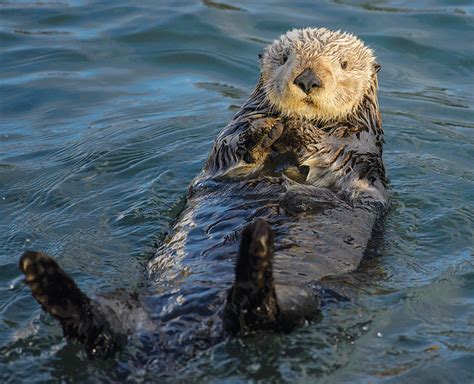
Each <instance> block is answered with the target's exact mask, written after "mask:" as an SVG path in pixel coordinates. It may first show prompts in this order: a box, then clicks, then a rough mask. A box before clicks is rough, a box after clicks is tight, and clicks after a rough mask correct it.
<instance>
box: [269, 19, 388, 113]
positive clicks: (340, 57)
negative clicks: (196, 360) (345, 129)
mask: <svg viewBox="0 0 474 384" xmlns="http://www.w3.org/2000/svg"><path fill="white" fill-rule="evenodd" d="M261 67H262V73H261V79H262V84H263V87H264V88H263V90H264V92H265V97H266V98H267V100H268V101H269V103H270V104H271V106H272V107H273V108H275V109H277V110H278V111H279V113H281V114H282V115H284V116H288V117H296V118H302V119H308V120H320V121H331V120H341V119H344V118H346V117H348V116H349V115H350V114H351V113H352V112H354V111H355V110H356V108H357V107H358V106H359V105H360V104H361V102H362V100H363V99H364V95H366V94H367V93H368V91H369V89H374V90H375V89H376V81H377V80H376V73H377V72H378V69H379V68H380V66H379V65H378V64H377V63H376V62H375V58H374V55H373V52H372V50H371V49H370V48H368V47H366V46H365V45H364V44H363V43H362V41H360V40H359V39H358V38H356V37H355V36H353V35H350V34H348V33H343V32H339V31H338V32H332V31H329V30H327V29H325V28H317V29H316V28H305V29H294V30H292V31H289V32H287V33H286V34H285V35H282V36H280V38H279V39H278V40H275V41H274V42H273V43H272V44H271V45H269V46H268V47H267V48H266V49H265V51H264V53H263V55H262V56H261ZM374 85H375V86H374Z"/></svg>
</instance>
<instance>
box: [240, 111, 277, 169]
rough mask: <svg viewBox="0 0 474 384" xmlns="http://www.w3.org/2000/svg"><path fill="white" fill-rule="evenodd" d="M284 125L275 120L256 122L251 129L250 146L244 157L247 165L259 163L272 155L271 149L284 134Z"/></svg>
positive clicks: (265, 119) (268, 119) (266, 119)
mask: <svg viewBox="0 0 474 384" xmlns="http://www.w3.org/2000/svg"><path fill="white" fill-rule="evenodd" d="M283 129H284V127H283V124H282V123H281V121H279V120H277V119H274V118H270V117H267V118H263V119H257V120H254V121H253V122H252V123H251V126H250V129H249V143H248V144H249V145H248V150H247V152H246V153H245V155H244V160H245V161H246V162H247V163H257V162H261V161H263V160H264V159H265V157H266V155H268V154H269V153H270V147H271V146H272V145H273V144H274V143H275V142H276V141H277V140H278V139H279V138H280V136H281V135H282V133H283Z"/></svg>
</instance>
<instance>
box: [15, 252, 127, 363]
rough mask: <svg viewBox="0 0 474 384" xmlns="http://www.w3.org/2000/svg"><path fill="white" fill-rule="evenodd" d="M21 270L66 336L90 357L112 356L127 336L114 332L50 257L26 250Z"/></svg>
mask: <svg viewBox="0 0 474 384" xmlns="http://www.w3.org/2000/svg"><path fill="white" fill-rule="evenodd" d="M19 267H20V270H21V271H22V272H23V273H24V275H25V282H26V284H28V285H29V286H30V288H31V293H32V295H33V297H34V298H35V299H36V301H38V303H39V304H40V305H41V307H42V308H43V310H44V311H45V312H46V313H48V314H50V315H51V316H53V317H54V318H55V319H57V320H58V321H59V322H60V324H61V326H62V329H63V333H64V336H66V337H68V338H71V339H74V340H77V341H79V342H80V343H82V344H84V345H85V347H86V351H87V353H88V354H89V355H90V356H97V357H101V358H107V357H109V356H112V355H113V354H114V353H115V351H116V350H117V348H118V347H120V346H121V345H122V344H123V342H124V335H122V334H120V333H116V332H114V331H113V330H112V327H111V325H110V323H109V321H108V320H107V319H106V317H105V314H104V313H103V312H102V310H101V308H100V306H99V305H98V304H97V303H95V302H94V301H92V300H91V299H90V298H89V297H87V296H86V295H85V294H84V293H83V292H82V291H81V290H80V289H79V288H78V286H77V285H76V283H75V282H74V280H72V278H71V277H69V276H68V275H67V274H66V273H65V272H64V271H63V270H62V269H61V267H60V266H59V265H58V264H57V263H56V261H55V260H54V259H53V258H51V257H50V256H48V255H46V254H44V253H40V252H33V251H26V252H25V253H24V254H23V256H22V257H21V258H20V263H19Z"/></svg>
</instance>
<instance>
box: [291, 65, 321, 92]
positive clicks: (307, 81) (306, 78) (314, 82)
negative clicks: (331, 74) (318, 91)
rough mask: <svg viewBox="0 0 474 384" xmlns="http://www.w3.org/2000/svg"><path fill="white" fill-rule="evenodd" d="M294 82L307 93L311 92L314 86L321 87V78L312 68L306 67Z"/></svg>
mask: <svg viewBox="0 0 474 384" xmlns="http://www.w3.org/2000/svg"><path fill="white" fill-rule="evenodd" d="M293 84H295V85H297V86H298V87H300V88H301V90H302V91H303V92H304V93H306V94H307V95H308V94H309V93H310V92H311V90H312V89H313V88H319V87H321V85H322V83H321V79H320V78H319V77H318V75H316V73H314V71H313V70H312V69H310V68H306V69H305V70H304V71H303V72H301V73H300V74H299V75H298V76H297V77H296V79H295V81H293Z"/></svg>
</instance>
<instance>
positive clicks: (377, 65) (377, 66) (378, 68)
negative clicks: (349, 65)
mask: <svg viewBox="0 0 474 384" xmlns="http://www.w3.org/2000/svg"><path fill="white" fill-rule="evenodd" d="M380 68H382V66H381V65H380V64H378V63H375V64H374V71H375V73H379V71H380Z"/></svg>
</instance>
